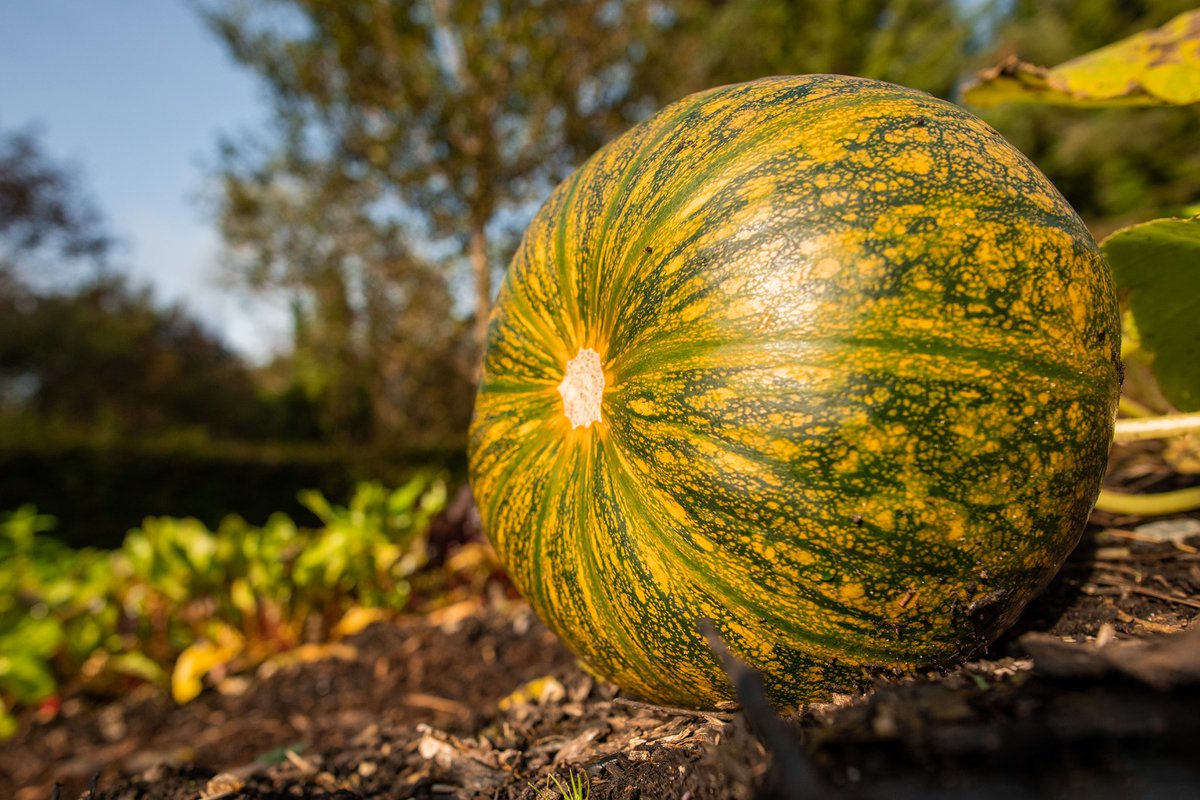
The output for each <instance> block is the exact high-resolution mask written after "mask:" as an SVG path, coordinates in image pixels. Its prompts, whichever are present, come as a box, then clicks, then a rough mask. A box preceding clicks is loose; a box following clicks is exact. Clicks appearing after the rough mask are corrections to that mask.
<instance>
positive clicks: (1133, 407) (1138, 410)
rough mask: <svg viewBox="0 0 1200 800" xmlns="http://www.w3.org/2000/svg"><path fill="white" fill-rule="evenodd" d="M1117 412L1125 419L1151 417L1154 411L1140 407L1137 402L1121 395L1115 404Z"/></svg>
mask: <svg viewBox="0 0 1200 800" xmlns="http://www.w3.org/2000/svg"><path fill="white" fill-rule="evenodd" d="M1117 411H1119V412H1120V413H1122V414H1124V415H1125V416H1127V417H1153V416H1154V415H1155V414H1154V411H1153V410H1151V409H1150V408H1149V407H1147V406H1144V405H1142V404H1141V403H1139V402H1138V401H1137V400H1134V399H1132V398H1129V397H1126V396H1124V395H1121V398H1120V400H1119V401H1118V402H1117Z"/></svg>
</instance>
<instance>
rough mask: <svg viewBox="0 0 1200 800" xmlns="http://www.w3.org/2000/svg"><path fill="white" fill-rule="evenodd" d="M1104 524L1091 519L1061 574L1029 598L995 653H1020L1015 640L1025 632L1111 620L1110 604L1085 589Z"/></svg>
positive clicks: (1074, 630)
mask: <svg viewBox="0 0 1200 800" xmlns="http://www.w3.org/2000/svg"><path fill="white" fill-rule="evenodd" d="M1101 530H1103V528H1102V527H1101V526H1098V525H1095V524H1091V523H1089V524H1088V526H1087V527H1086V528H1085V529H1084V531H1083V535H1082V536H1081V537H1080V539H1079V544H1077V545H1076V546H1075V549H1074V550H1072V551H1071V554H1070V555H1069V556H1067V559H1066V561H1064V562H1063V565H1062V567H1061V568H1060V569H1059V571H1058V574H1056V575H1055V576H1054V578H1053V579H1051V581H1050V583H1049V584H1047V585H1046V588H1045V589H1043V590H1042V591H1041V592H1040V593H1039V594H1038V595H1037V596H1036V597H1034V598H1033V600H1031V601H1030V602H1029V604H1028V605H1027V606H1025V609H1024V610H1023V611H1022V612H1021V615H1020V616H1019V617H1018V618H1017V621H1016V623H1014V624H1013V626H1012V627H1011V628H1009V629H1008V630H1007V631H1005V632H1004V633H1003V634H1002V635H1001V636H1000V637H999V638H998V639H997V640H996V641H995V642H993V643H992V644H991V646H990V647H989V648H988V652H990V653H991V654H992V655H993V656H1000V655H1019V654H1022V653H1023V652H1024V650H1023V648H1021V647H1020V646H1019V645H1017V644H1016V642H1017V640H1018V639H1019V638H1021V636H1023V635H1025V634H1026V633H1034V632H1036V633H1057V632H1063V633H1065V634H1071V633H1078V632H1079V631H1080V630H1085V629H1086V630H1093V631H1094V630H1095V629H1096V628H1098V627H1099V625H1100V624H1102V623H1104V622H1112V619H1111V607H1107V613H1105V611H1106V606H1102V605H1101V604H1097V603H1094V602H1091V600H1092V598H1091V596H1090V595H1087V594H1085V593H1084V592H1083V591H1082V587H1083V586H1084V585H1085V584H1086V583H1087V578H1088V576H1089V575H1090V574H1091V573H1092V572H1093V571H1094V570H1095V568H1096V566H1095V561H1096V559H1095V554H1096V547H1097V545H1096V535H1097V534H1098V533H1099V532H1100V531H1101Z"/></svg>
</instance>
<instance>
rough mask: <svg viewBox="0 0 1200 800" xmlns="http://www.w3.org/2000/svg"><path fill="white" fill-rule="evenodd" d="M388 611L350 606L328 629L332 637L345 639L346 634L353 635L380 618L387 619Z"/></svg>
mask: <svg viewBox="0 0 1200 800" xmlns="http://www.w3.org/2000/svg"><path fill="white" fill-rule="evenodd" d="M387 617H388V613H387V612H386V611H384V610H383V609H381V608H363V607H362V606H350V608H348V609H346V613H345V614H343V615H342V618H341V619H340V620H338V621H337V624H336V625H334V626H333V630H331V631H330V636H331V637H332V638H334V639H345V638H346V637H347V636H353V635H354V634H356V633H358V632H359V631H361V630H362V629H364V628H366V627H367V626H368V625H373V624H374V623H376V622H379V621H380V620H384V619H387Z"/></svg>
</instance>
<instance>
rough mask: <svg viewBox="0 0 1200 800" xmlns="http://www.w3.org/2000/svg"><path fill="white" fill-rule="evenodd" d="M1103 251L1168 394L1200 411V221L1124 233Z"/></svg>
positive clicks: (1179, 221) (1142, 227) (1182, 405)
mask: <svg viewBox="0 0 1200 800" xmlns="http://www.w3.org/2000/svg"><path fill="white" fill-rule="evenodd" d="M1101 248H1102V249H1103V250H1104V255H1105V257H1106V258H1107V259H1108V262H1109V264H1110V265H1111V266H1112V270H1113V276H1114V277H1115V279H1116V282H1117V286H1118V288H1119V289H1121V290H1122V291H1123V292H1124V293H1126V294H1127V298H1126V300H1127V303H1128V307H1129V311H1130V313H1131V314H1132V315H1133V319H1134V323H1135V325H1136V326H1137V330H1138V334H1139V337H1140V344H1141V346H1140V353H1141V355H1143V356H1144V357H1145V358H1146V359H1147V361H1148V362H1149V363H1150V367H1151V369H1152V370H1153V372H1154V376H1155V378H1157V379H1158V383H1159V386H1160V387H1161V389H1162V391H1163V394H1164V395H1165V396H1166V398H1167V399H1168V400H1170V401H1171V402H1172V403H1173V404H1174V405H1175V406H1176V407H1178V408H1179V409H1180V410H1182V411H1196V410H1200V217H1194V218H1192V219H1158V220H1154V221H1153V222H1146V223H1143V224H1141V225H1134V226H1132V227H1129V228H1123V229H1121V230H1119V231H1117V232H1116V233H1114V234H1112V235H1111V236H1109V237H1108V238H1107V239H1105V240H1104V242H1103V243H1101Z"/></svg>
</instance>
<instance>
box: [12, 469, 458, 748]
mask: <svg viewBox="0 0 1200 800" xmlns="http://www.w3.org/2000/svg"><path fill="white" fill-rule="evenodd" d="M445 499H446V484H445V481H444V479H442V478H440V477H437V476H435V475H432V474H419V475H417V476H415V477H413V478H412V479H411V480H409V481H408V482H407V483H406V484H404V485H403V486H401V487H400V488H398V489H396V490H387V489H385V488H384V487H383V486H381V485H380V484H378V483H364V484H361V485H360V486H359V487H358V488H357V489H356V491H355V492H354V494H353V496H352V497H351V499H350V502H349V504H348V505H347V506H345V507H342V506H337V505H334V504H332V503H330V502H329V501H328V500H326V499H325V497H324V496H323V495H321V494H320V493H318V492H305V493H304V495H303V501H304V502H305V504H306V505H307V506H308V507H309V508H311V509H312V510H313V513H315V514H316V515H317V516H318V517H319V518H320V519H321V521H322V525H321V526H320V527H317V528H313V529H309V528H302V527H299V526H297V525H296V524H295V522H293V521H292V519H291V518H290V517H288V516H287V515H284V514H276V515H274V516H273V517H271V519H270V520H269V521H268V522H267V523H266V524H265V525H262V526H254V525H249V524H247V523H246V522H245V521H244V520H242V519H241V518H239V517H233V516H231V517H227V518H226V519H225V520H224V521H223V522H222V523H221V525H220V526H219V527H218V528H217V529H216V530H211V529H209V528H207V527H206V526H204V525H203V524H201V523H200V522H198V521H197V520H195V519H186V518H185V519H174V518H165V517H160V518H150V519H147V520H146V521H145V522H144V523H143V525H142V526H141V527H140V528H137V529H135V530H132V531H130V532H129V534H128V535H127V536H126V538H125V541H124V543H123V544H122V546H121V548H120V549H118V550H115V551H111V552H108V551H100V550H93V549H83V550H74V549H71V548H69V547H66V546H65V545H63V544H61V543H60V542H59V541H58V540H56V539H54V538H51V537H48V536H46V535H45V534H46V533H47V532H48V531H49V530H50V529H51V528H52V527H53V520H52V519H50V518H49V517H46V516H44V515H40V514H38V513H37V512H36V511H35V510H34V509H33V507H32V506H24V507H22V508H20V509H19V510H17V511H16V512H13V513H11V514H8V515H6V516H5V517H4V518H3V519H2V520H0V733H2V732H3V731H4V730H6V729H7V730H9V731H10V732H11V730H12V726H13V722H12V719H11V710H13V709H17V708H20V707H22V706H29V705H32V704H36V703H38V702H40V701H42V700H44V699H46V698H48V697H51V696H53V695H54V694H56V693H57V692H58V687H59V685H60V684H61V683H63V682H66V681H72V682H79V681H83V682H84V683H85V684H86V685H88V686H89V687H90V688H92V689H96V690H105V689H115V688H118V687H119V686H121V685H123V684H124V683H125V682H128V681H130V680H136V681H153V682H157V683H165V681H166V678H167V676H168V674H170V673H172V672H173V671H174V672H175V673H176V678H178V677H179V674H178V673H179V671H180V669H181V668H185V669H187V670H193V669H195V667H194V664H195V663H196V662H197V659H195V658H194V657H192V658H189V659H188V660H187V665H186V666H185V667H181V665H182V664H184V659H182V658H181V656H183V655H185V654H188V655H191V656H194V655H195V653H196V652H197V650H196V648H197V646H198V645H202V644H204V643H205V642H209V641H213V642H215V645H214V647H215V650H213V648H212V647H210V650H213V651H214V652H217V653H219V654H220V656H221V660H220V663H225V662H228V661H230V660H232V659H238V663H237V664H234V665H233V666H235V667H236V666H252V665H254V664H256V663H259V662H261V661H262V660H264V659H266V658H268V657H270V656H271V655H273V654H275V653H279V652H282V651H285V650H288V649H291V648H295V647H296V646H298V645H301V644H303V643H305V642H322V641H327V640H328V639H329V638H330V637H331V635H332V632H333V631H334V627H335V625H336V624H337V623H338V621H339V620H341V619H342V618H343V617H344V616H345V615H346V614H347V612H349V611H351V609H355V608H371V609H383V610H386V611H391V612H395V611H399V610H401V609H403V608H405V606H406V605H407V604H408V602H409V595H410V589H409V586H410V579H411V578H412V577H413V575H414V574H415V573H416V572H417V571H418V570H420V569H421V568H422V567H423V566H424V565H425V559H426V554H425V533H426V531H427V529H428V525H429V521H430V519H431V518H432V517H433V515H434V514H436V513H437V512H438V511H439V510H440V509H441V507H442V505H443V504H444V502H445ZM229 641H234V642H236V645H235V646H228V642H229ZM213 666H216V663H214V662H213V661H212V660H211V659H210V660H208V661H206V662H204V667H203V669H200V671H199V672H198V673H197V672H188V674H186V675H184V676H183V677H184V678H185V679H187V680H188V681H192V682H195V683H197V684H198V681H199V679H200V678H201V677H202V676H203V674H204V672H206V671H208V670H209V669H211V668H212V667H213ZM5 709H8V710H7V711H6V710H5Z"/></svg>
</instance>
